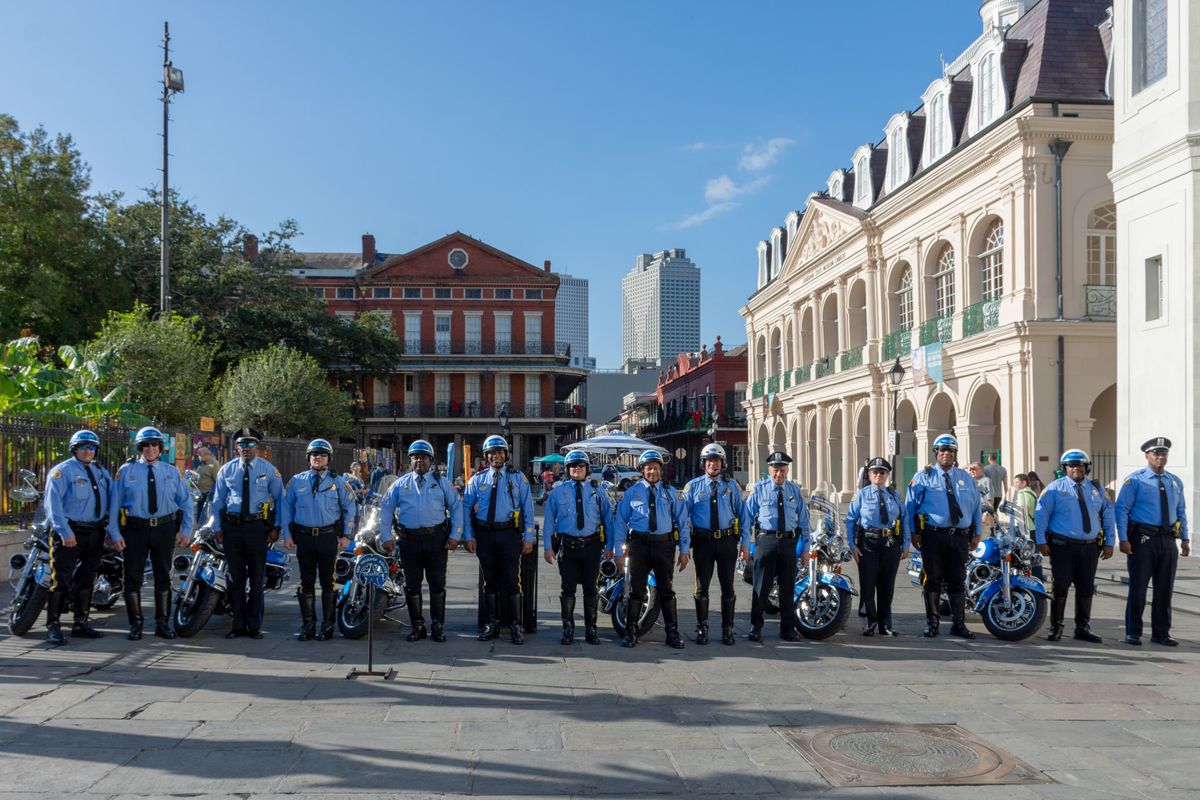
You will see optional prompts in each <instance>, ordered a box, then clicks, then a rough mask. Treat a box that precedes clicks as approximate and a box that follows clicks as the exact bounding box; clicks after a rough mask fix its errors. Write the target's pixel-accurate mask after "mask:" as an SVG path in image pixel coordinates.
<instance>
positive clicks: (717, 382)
mask: <svg viewBox="0 0 1200 800" xmlns="http://www.w3.org/2000/svg"><path fill="white" fill-rule="evenodd" d="M748 369H749V364H748V362H747V356H746V345H744V344H743V345H738V346H737V347H734V348H732V349H731V350H728V351H726V350H725V346H724V345H723V344H722V343H721V337H719V336H718V337H717V342H716V344H714V345H713V349H712V350H709V349H708V348H707V346H704V347H701V349H700V352H699V353H680V354H679V355H678V356H677V357H676V359H675V363H674V364H671V365H670V366H669V367H667V369H666V370H664V371H663V372H660V373H659V375H658V397H657V400H658V422H656V423H653V424H651V425H647V426H645V427H644V428H643V429H642V431H641V435H642V438H644V439H646V440H647V441H649V442H653V443H654V444H656V445H658V446H659V447H665V448H666V449H667V450H669V451H670V452H671V453H672V454H674V455H675V458H674V459H673V463H672V464H669V465H668V470H670V469H671V467H672V466H673V467H674V470H673V478H674V481H675V483H677V484H678V485H681V486H682V485H683V483H685V482H686V481H688V480H690V479H691V478H694V477H696V476H697V475H700V474H701V473H703V471H704V469H703V466H702V465H701V464H700V450H701V449H703V447H704V445H706V444H708V443H709V442H711V441H713V437H712V436H711V435H710V431H711V430H712V428H713V417H714V415H715V416H716V436H715V438H716V441H717V442H718V443H719V444H720V445H721V446H722V447H724V448H725V453H726V455H727V456H728V464H727V468H728V469H729V471H730V473H731V474H732V475H733V476H734V477H735V478H737V479H738V480H739V481H741V482H743V483H745V482H746V480H747V478H748V477H749V474H748V472H747V464H748V462H747V451H746V442H747V437H746V412H745V411H744V410H743V409H742V404H741V399H742V397H743V396H744V395H745V391H746V377H747V374H748ZM680 449H682V450H683V451H684V455H683V457H682V458H680V457H679V456H678V453H677V451H678V450H680Z"/></svg>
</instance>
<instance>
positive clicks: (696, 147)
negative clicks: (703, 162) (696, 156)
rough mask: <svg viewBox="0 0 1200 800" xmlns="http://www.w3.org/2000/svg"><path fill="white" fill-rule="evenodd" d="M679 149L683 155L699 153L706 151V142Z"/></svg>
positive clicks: (686, 145) (694, 143) (693, 143)
mask: <svg viewBox="0 0 1200 800" xmlns="http://www.w3.org/2000/svg"><path fill="white" fill-rule="evenodd" d="M679 149H680V150H682V151H683V152H685V153H699V152H700V151H701V150H707V149H708V142H692V143H691V144H685V145H684V146H683V147H681V148H679Z"/></svg>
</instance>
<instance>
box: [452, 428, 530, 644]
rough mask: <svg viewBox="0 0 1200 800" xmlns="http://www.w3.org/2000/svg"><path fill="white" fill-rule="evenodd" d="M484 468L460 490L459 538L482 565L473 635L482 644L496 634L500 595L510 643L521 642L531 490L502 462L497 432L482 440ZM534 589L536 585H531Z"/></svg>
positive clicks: (504, 448) (503, 449) (503, 445)
mask: <svg viewBox="0 0 1200 800" xmlns="http://www.w3.org/2000/svg"><path fill="white" fill-rule="evenodd" d="M483 457H484V458H485V459H487V463H488V468H487V469H485V470H484V471H483V472H478V473H476V474H475V475H474V476H472V477H471V482H470V483H469V484H467V488H466V491H465V492H464V493H463V537H464V538H465V539H466V540H468V541H470V540H471V539H474V540H475V548H476V549H475V554H476V555H477V556H479V564H480V566H481V567H483V600H484V607H485V611H486V616H487V624H485V625H484V627H483V630H482V631H480V633H479V641H481V642H486V641H488V640H489V639H495V638H496V637H497V636H499V635H500V593H501V592H504V594H505V596H506V598H507V600H506V603H505V612H506V613H505V616H507V617H508V618H509V620H510V622H509V638H510V639H511V640H512V643H513V644H525V637H524V636H523V635H522V634H521V581H520V569H521V556H523V555H528V554H530V553H532V552H533V540H534V529H533V524H534V523H533V494H532V493H531V492H530V491H529V481H527V480H526V479H525V475H524V473H522V472H521V471H520V470H517V469H513V467H512V466H510V465H509V464H508V442H506V441H504V437H503V436H489V437H487V438H486V439H484V440H483ZM531 591H537V587H536V586H534V587H531Z"/></svg>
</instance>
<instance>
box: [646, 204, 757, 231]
mask: <svg viewBox="0 0 1200 800" xmlns="http://www.w3.org/2000/svg"><path fill="white" fill-rule="evenodd" d="M740 205H741V203H717V204H716V205H715V206H709V207H708V208H706V209H704V210H703V211H701V212H700V213H698V214H692V215H691V216H690V217H684V218H683V219H681V220H679V221H678V222H672V223H671V224H669V225H664V226H663V227H664V228H666V229H667V230H681V229H683V228H694V227H695V226H697V225H702V224H704V223H705V222H708V221H709V220H710V219H712V218H714V217H719V216H721V215H722V214H724V213H725V212H727V211H732V210H733V209H735V208H737V207H738V206H740Z"/></svg>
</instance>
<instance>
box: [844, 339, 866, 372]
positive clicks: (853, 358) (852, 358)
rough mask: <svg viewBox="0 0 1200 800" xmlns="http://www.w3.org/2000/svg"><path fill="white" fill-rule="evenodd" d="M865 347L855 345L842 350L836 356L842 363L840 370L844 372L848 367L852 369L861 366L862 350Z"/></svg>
mask: <svg viewBox="0 0 1200 800" xmlns="http://www.w3.org/2000/svg"><path fill="white" fill-rule="evenodd" d="M865 349H866V345H863V346H861V347H855V348H852V349H850V350H843V351H842V352H841V354H840V355H839V356H838V360H839V361H840V362H841V364H842V372H845V371H846V370H848V369H854V368H855V367H861V366H862V363H863V350H865Z"/></svg>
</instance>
